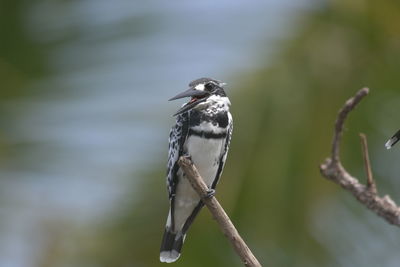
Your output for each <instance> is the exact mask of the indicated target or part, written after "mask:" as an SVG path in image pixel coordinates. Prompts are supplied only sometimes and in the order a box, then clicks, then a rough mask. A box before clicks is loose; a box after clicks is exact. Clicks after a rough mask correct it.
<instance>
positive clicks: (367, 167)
mask: <svg viewBox="0 0 400 267" xmlns="http://www.w3.org/2000/svg"><path fill="white" fill-rule="evenodd" d="M359 135H360V138H361V147H362V153H363V159H364V165H365V172H366V174H367V187H368V189H369V190H371V191H372V192H374V193H377V190H376V184H375V181H374V177H373V175H372V169H371V163H370V161H369V153H368V143H367V136H366V135H365V134H363V133H360V134H359Z"/></svg>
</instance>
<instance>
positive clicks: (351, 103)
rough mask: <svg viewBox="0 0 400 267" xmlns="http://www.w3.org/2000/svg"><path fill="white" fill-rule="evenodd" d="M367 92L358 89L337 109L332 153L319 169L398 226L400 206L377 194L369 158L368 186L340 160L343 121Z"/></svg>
mask: <svg viewBox="0 0 400 267" xmlns="http://www.w3.org/2000/svg"><path fill="white" fill-rule="evenodd" d="M368 92H369V89H368V88H363V89H361V90H359V91H358V92H357V94H356V95H355V96H354V97H352V98H350V99H349V100H347V101H346V103H345V105H344V106H343V107H342V109H341V110H340V111H339V114H338V117H337V120H336V124H335V132H334V136H333V142H332V155H331V158H327V159H326V160H325V162H324V163H323V164H321V165H320V171H321V174H322V175H323V176H324V177H326V178H327V179H329V180H331V181H333V182H335V183H336V184H338V185H340V186H341V187H342V188H344V189H345V190H347V191H349V192H350V193H351V194H353V196H354V197H355V198H356V199H357V200H358V201H359V202H361V203H362V204H363V205H364V206H366V207H367V208H368V209H370V210H372V211H373V212H375V213H376V214H377V215H379V216H381V217H382V218H384V219H385V220H386V221H387V222H389V223H391V224H394V225H397V226H400V208H399V207H398V206H397V205H396V203H395V202H394V201H393V200H392V199H391V198H390V197H389V196H384V197H379V196H378V193H377V191H376V186H375V185H374V182H373V179H372V172H371V170H370V163H369V159H368V160H367V158H366V159H365V163H366V167H367V168H369V170H368V171H367V175H368V176H369V178H368V184H369V186H365V185H363V184H361V183H360V182H359V181H358V179H357V178H355V177H353V176H351V175H350V174H349V173H348V172H347V171H346V169H345V168H344V167H343V166H342V163H341V162H340V156H339V145H340V139H341V136H342V132H343V125H344V122H345V120H346V118H347V115H348V114H349V113H350V111H352V110H353V109H354V108H355V107H356V106H357V104H358V103H359V102H360V101H361V100H362V99H363V98H364V97H365V96H366V95H367V94H368ZM367 153H368V151H367V146H366V143H365V150H364V155H367Z"/></svg>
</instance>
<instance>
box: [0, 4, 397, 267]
mask: <svg viewBox="0 0 400 267" xmlns="http://www.w3.org/2000/svg"><path fill="white" fill-rule="evenodd" d="M399 70H400V2H399V1H397V0H384V1H373V0H356V1H346V0H330V1H311V0H302V1H290V0H284V1H278V0H271V1H265V2H261V1H256V0H251V1H244V0H243V1H235V2H233V1H227V0H224V1H210V0H207V1H201V2H194V1H190V2H188V1H186V2H184V1H174V2H171V1H168V2H165V1H157V0H150V1H142V2H139V1H129V0H116V1H106V0H100V1H94V0H85V1H62V0H58V1H56V0H54V1H50V0H42V1H39V0H31V1H23V0H0V236H1V238H0V267H25V266H28V267H30V266H34V267H36V266H40V267H52V266H57V267H58V266H63V267H64V266H84V267H86V266H107V267H108V266H124V267H125V266H135V267H136V266H146V267H147V266H163V265H162V264H161V263H159V262H158V258H159V255H158V254H159V245H160V241H161V237H162V232H163V229H164V224H165V220H166V214H167V210H168V201H167V192H166V188H165V163H166V157H167V137H168V133H169V128H170V126H171V125H172V124H173V123H174V119H173V118H172V117H171V114H173V112H174V111H176V110H177V109H178V107H179V105H180V104H181V103H176V102H167V101H166V100H167V99H168V98H169V97H171V96H173V95H175V94H176V93H178V92H181V91H182V90H184V89H185V88H186V87H187V84H188V82H190V81H191V80H193V79H196V78H199V77H203V76H210V77H213V78H216V79H220V80H223V81H225V82H227V83H228V89H227V91H228V94H229V96H230V98H231V102H232V108H231V111H232V113H233V116H234V121H235V127H234V135H233V139H232V145H231V149H230V154H229V157H228V161H227V164H226V168H225V172H224V174H223V177H222V180H221V182H220V184H219V187H218V190H217V196H218V198H219V200H220V201H221V203H222V204H223V206H224V207H225V209H226V211H227V212H228V214H229V215H230V216H231V218H232V220H233V222H234V223H235V225H236V226H237V228H238V230H239V232H240V233H241V235H242V236H243V237H244V239H245V240H246V241H247V243H248V245H249V246H250V248H251V249H252V250H253V252H254V253H255V255H256V256H257V257H258V259H259V260H260V261H261V262H262V263H263V265H264V266H307V267H308V266H332V267H333V266H400V254H399V249H400V233H399V229H398V228H396V227H394V226H391V225H388V224H387V223H386V222H385V221H383V220H382V219H380V218H378V217H377V216H376V215H374V214H372V213H371V212H369V211H368V210H366V209H365V208H364V207H363V206H361V205H360V204H358V203H357V202H356V201H355V200H354V199H353V198H352V197H351V196H349V194H347V193H346V192H343V191H341V190H340V189H339V188H338V187H337V186H336V185H334V184H332V183H331V182H329V181H327V180H325V179H323V178H321V176H320V174H319V170H318V165H319V164H320V163H321V162H322V161H323V160H324V159H325V157H326V156H328V155H329V152H330V142H331V138H332V128H333V123H334V120H335V116H336V114H337V111H338V109H339V108H340V107H341V105H342V104H343V103H344V101H345V100H346V99H347V98H349V97H350V96H352V95H353V94H354V93H355V92H356V91H357V90H358V89H359V88H361V87H363V86H368V87H370V88H371V93H370V95H369V96H368V97H367V98H366V100H365V101H363V102H362V103H361V104H360V106H359V107H358V108H357V109H356V111H354V112H353V113H352V114H351V116H350V118H349V120H348V121H347V129H346V132H345V135H344V140H343V143H342V160H343V162H344V165H345V167H346V168H347V169H348V170H349V171H350V172H351V173H352V174H353V175H355V176H357V177H359V178H360V179H361V180H362V181H364V180H365V175H364V170H363V165H362V160H361V152H360V151H361V148H360V142H359V138H358V133H359V132H364V133H366V134H367V136H368V141H369V146H370V157H371V161H372V167H373V170H374V173H375V178H376V180H377V184H378V190H379V191H380V193H381V194H382V195H383V194H390V195H391V196H392V198H393V199H394V200H395V201H396V202H397V203H400V179H399V178H400V177H399V165H398V161H399V160H400V148H399V147H395V148H394V149H392V150H390V151H386V150H385V148H384V143H385V141H386V140H387V138H389V137H390V136H391V135H392V134H393V133H394V132H395V131H396V130H398V128H399V127H400V122H399V119H398V118H397V117H398V110H397V108H398V107H399V106H400V90H399V84H400V75H399ZM164 266H166V265H164ZM171 266H241V264H240V260H239V259H238V257H237V256H236V255H235V254H234V253H233V250H232V248H231V247H230V245H229V243H228V242H227V240H226V239H225V238H224V236H223V235H222V233H221V232H220V230H219V229H218V227H217V226H216V223H215V222H214V221H213V220H212V219H211V216H210V214H209V212H208V211H206V210H203V212H202V213H201V215H200V216H199V218H198V219H197V220H196V222H195V223H194V225H193V227H192V229H191V230H190V232H189V235H188V238H187V239H186V242H185V246H184V248H183V254H182V257H181V258H180V259H179V261H178V262H176V263H175V264H173V265H171Z"/></svg>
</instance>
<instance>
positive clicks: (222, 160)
mask: <svg viewBox="0 0 400 267" xmlns="http://www.w3.org/2000/svg"><path fill="white" fill-rule="evenodd" d="M228 121H229V124H228V132H227V134H226V138H225V144H224V147H223V149H222V151H221V157H220V160H219V165H218V170H217V174H216V175H215V179H214V181H213V183H212V185H211V188H212V189H215V187H216V186H217V184H218V181H219V178H220V177H221V174H222V170H223V169H224V165H225V161H226V157H227V156H228V150H229V145H230V143H231V138H232V130H233V119H232V115H231V114H230V113H229V112H228Z"/></svg>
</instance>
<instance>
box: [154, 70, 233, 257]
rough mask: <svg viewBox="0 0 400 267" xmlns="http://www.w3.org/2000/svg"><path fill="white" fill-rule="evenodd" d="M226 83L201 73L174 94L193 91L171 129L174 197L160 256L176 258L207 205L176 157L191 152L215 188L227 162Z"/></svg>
mask: <svg viewBox="0 0 400 267" xmlns="http://www.w3.org/2000/svg"><path fill="white" fill-rule="evenodd" d="M224 85H225V83H222V82H220V81H217V80H214V79H210V78H200V79H197V80H195V81H192V82H191V83H190V84H189V89H188V90H187V91H185V92H183V93H181V94H178V95H177V96H175V97H173V98H171V99H170V100H175V99H179V98H183V97H191V99H190V100H189V101H188V102H187V103H185V104H184V105H183V106H182V107H181V108H180V109H179V110H178V111H177V112H176V113H175V114H174V116H176V124H175V125H174V126H173V127H172V129H171V132H170V135H169V153H168V164H167V188H168V193H169V200H170V209H169V213H168V218H167V223H166V226H165V232H164V236H163V239H162V243H161V249H160V261H161V262H167V263H169V262H174V261H176V260H177V259H178V258H179V256H180V254H181V249H182V244H183V242H184V240H185V236H186V233H187V231H188V229H189V227H190V225H191V224H192V223H193V221H194V219H195V218H196V216H197V214H198V213H199V211H200V210H201V208H202V207H203V205H204V204H203V202H202V201H201V200H200V198H199V196H198V195H197V193H196V192H195V191H194V190H193V188H192V186H191V185H190V183H189V181H188V180H187V179H186V178H185V177H184V173H183V172H182V170H181V169H180V167H179V165H178V163H177V161H178V159H179V157H181V156H183V155H188V156H190V157H191V159H192V161H193V163H194V165H195V166H196V167H197V169H198V171H199V173H200V174H201V176H202V177H203V179H204V182H205V183H206V184H207V186H208V187H209V188H210V192H211V193H212V192H213V190H214V189H215V186H216V185H217V183H218V180H219V178H220V176H221V173H222V169H223V168H224V164H225V160H226V156H227V154H228V149H229V143H230V140H231V134H232V127H233V123H232V115H231V114H230V113H229V106H230V104H231V103H230V101H229V99H228V97H227V96H226V94H225V91H224V89H223V86H224Z"/></svg>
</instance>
